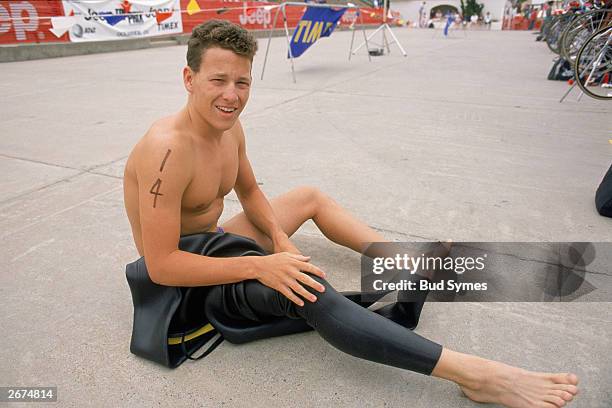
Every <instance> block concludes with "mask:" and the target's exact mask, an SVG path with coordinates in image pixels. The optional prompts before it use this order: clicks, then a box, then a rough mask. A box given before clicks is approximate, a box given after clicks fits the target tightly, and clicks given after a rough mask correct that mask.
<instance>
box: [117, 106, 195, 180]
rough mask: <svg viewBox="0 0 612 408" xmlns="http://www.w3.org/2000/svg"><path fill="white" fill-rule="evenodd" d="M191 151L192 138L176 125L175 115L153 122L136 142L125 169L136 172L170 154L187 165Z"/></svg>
mask: <svg viewBox="0 0 612 408" xmlns="http://www.w3.org/2000/svg"><path fill="white" fill-rule="evenodd" d="M192 151H193V146H192V139H191V137H190V136H189V135H188V134H186V133H185V132H184V131H182V130H181V129H180V127H179V126H177V121H176V117H175V115H171V116H167V117H164V118H161V119H158V120H156V121H155V122H153V124H152V125H151V127H150V128H149V129H148V130H147V132H146V133H145V134H144V135H143V136H142V137H141V138H140V140H139V141H138V142H137V143H136V145H135V146H134V148H133V149H132V152H131V153H130V156H129V158H128V162H127V165H126V171H133V172H136V170H137V169H138V168H142V167H143V166H147V167H148V166H149V165H155V164H159V161H160V157H161V158H162V159H163V157H165V156H166V155H170V154H172V156H174V159H175V160H176V159H177V158H178V159H179V160H178V162H179V163H182V164H184V165H188V164H189V162H190V160H189V157H190V156H191V152H192Z"/></svg>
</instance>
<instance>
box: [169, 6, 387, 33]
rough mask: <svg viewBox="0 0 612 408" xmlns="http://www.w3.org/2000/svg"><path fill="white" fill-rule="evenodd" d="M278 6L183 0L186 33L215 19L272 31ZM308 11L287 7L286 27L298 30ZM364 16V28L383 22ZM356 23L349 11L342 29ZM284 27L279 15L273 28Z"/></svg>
mask: <svg viewBox="0 0 612 408" xmlns="http://www.w3.org/2000/svg"><path fill="white" fill-rule="evenodd" d="M278 4H279V3H267V2H262V1H257V2H254V1H245V2H240V1H238V2H236V1H224V0H181V9H182V10H183V32H184V33H190V32H191V30H193V27H195V26H196V25H198V24H200V23H203V22H204V21H207V20H212V19H221V20H229V21H231V22H233V23H236V24H240V25H241V26H243V27H245V28H248V29H250V30H269V29H270V28H273V27H272V25H273V24H274V16H275V15H276V11H277V10H278ZM305 10H306V4H304V6H303V7H300V6H286V14H287V26H288V27H289V28H290V29H292V28H295V27H296V26H297V23H298V22H299V21H300V19H301V18H302V14H304V11H305ZM361 13H362V21H363V23H364V24H380V23H381V22H382V10H380V9H373V8H362V9H361ZM353 22H356V23H357V24H360V20H359V18H358V16H357V12H356V10H347V11H346V12H345V13H344V16H343V17H342V19H341V20H340V25H341V26H342V25H344V26H348V25H350V24H352V23H353ZM283 27H284V23H283V16H282V15H279V17H278V20H277V22H276V26H275V27H274V28H283Z"/></svg>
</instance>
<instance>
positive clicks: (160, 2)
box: [52, 0, 183, 42]
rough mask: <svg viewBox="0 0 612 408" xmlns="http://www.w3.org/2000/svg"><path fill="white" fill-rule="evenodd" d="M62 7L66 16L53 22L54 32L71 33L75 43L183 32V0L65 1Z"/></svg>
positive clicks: (71, 39) (71, 38)
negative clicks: (181, 0)
mask: <svg viewBox="0 0 612 408" xmlns="http://www.w3.org/2000/svg"><path fill="white" fill-rule="evenodd" d="M63 6H64V15H65V16H64V17H57V18H54V19H53V21H52V25H53V30H52V31H54V32H56V33H57V34H59V33H63V32H66V31H68V32H69V33H70V41H72V42H83V41H104V40H122V39H126V38H142V37H152V36H156V35H164V34H181V33H182V32H183V24H182V20H181V9H180V7H181V4H180V0H64V1H63ZM57 34H56V35H57Z"/></svg>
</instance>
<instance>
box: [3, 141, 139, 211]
mask: <svg viewBox="0 0 612 408" xmlns="http://www.w3.org/2000/svg"><path fill="white" fill-rule="evenodd" d="M0 157H5V158H9V159H14V160H21V161H25V162H30V163H36V164H43V165H46V166H52V167H59V168H62V169H66V170H74V171H77V172H78V173H76V174H71V175H69V176H66V177H62V178H60V179H59V180H55V181H53V182H51V183H49V184H45V185H43V186H40V187H35V188H31V189H29V190H26V191H24V192H23V193H20V194H18V195H16V196H14V197H10V198H7V199H5V200H0V206H4V205H6V204H10V203H12V202H14V201H17V200H19V199H21V198H23V197H25V196H28V195H30V194H32V193H37V192H39V191H43V190H46V189H47V188H49V187H53V186H56V185H58V184H60V183H64V182H67V181H70V180H72V179H75V178H77V177H80V176H82V175H83V174H94V175H96V176H102V177H108V178H112V179H115V180H123V177H118V176H114V175H111V174H104V173H100V172H97V171H94V170H96V169H99V168H101V167H105V166H109V165H111V164H114V163H116V162H118V161H121V160H123V159H125V158H126V157H127V156H122V157H120V158H118V159H113V160H111V161H108V162H105V163H101V164H96V165H94V166H90V167H87V168H85V169H80V168H77V167H71V166H65V165H61V164H55V163H49V162H44V161H41V160H35V159H28V158H25V157H19V156H11V155H8V154H4V153H0Z"/></svg>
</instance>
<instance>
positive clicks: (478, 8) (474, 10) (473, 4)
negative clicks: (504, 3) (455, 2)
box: [461, 0, 484, 18]
mask: <svg viewBox="0 0 612 408" xmlns="http://www.w3.org/2000/svg"><path fill="white" fill-rule="evenodd" d="M483 8H484V4H480V3H478V2H477V1H476V0H466V2H465V3H464V2H463V0H461V15H463V18H470V17H471V16H473V15H477V16H478V17H480V16H481V14H482V9H483Z"/></svg>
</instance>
